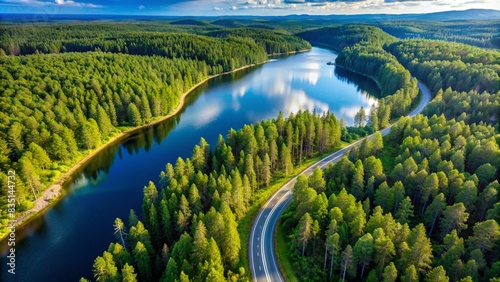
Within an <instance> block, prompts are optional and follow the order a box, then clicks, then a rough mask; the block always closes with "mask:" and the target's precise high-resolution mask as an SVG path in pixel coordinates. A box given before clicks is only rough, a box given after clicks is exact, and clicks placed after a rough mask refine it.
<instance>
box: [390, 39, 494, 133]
mask: <svg viewBox="0 0 500 282" xmlns="http://www.w3.org/2000/svg"><path fill="white" fill-rule="evenodd" d="M387 49H388V50H389V51H390V52H391V53H393V54H394V55H395V56H396V57H397V58H398V59H399V60H400V61H401V62H402V64H404V65H405V66H407V68H408V69H409V70H410V71H411V72H412V73H413V74H414V75H415V76H416V77H417V78H418V79H420V80H421V81H424V82H425V83H426V84H427V85H428V86H429V87H430V88H431V89H433V90H434V91H435V92H437V95H436V98H435V99H434V100H433V101H432V102H431V104H430V105H429V106H428V107H427V108H426V110H425V112H426V113H427V114H428V115H429V116H430V115H432V114H438V115H439V114H441V113H444V114H445V115H446V117H447V118H457V119H458V120H465V121H467V122H468V123H479V122H485V123H490V124H495V123H497V122H498V119H499V113H500V94H499V91H500V52H498V51H493V50H485V49H480V48H476V47H471V46H468V45H465V44H455V43H445V42H442V41H430V40H407V41H402V42H398V43H394V44H392V45H390V46H388V47H387ZM441 89H446V90H445V91H442V90H441Z"/></svg>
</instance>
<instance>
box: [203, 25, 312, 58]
mask: <svg viewBox="0 0 500 282" xmlns="http://www.w3.org/2000/svg"><path fill="white" fill-rule="evenodd" d="M207 35H209V36H213V37H233V36H236V37H248V38H251V39H253V40H254V41H255V43H257V45H259V46H261V47H262V48H264V50H266V52H267V53H268V54H283V53H289V52H293V51H303V50H309V49H311V44H309V42H307V41H305V40H303V39H301V38H300V37H297V36H294V35H290V34H283V33H278V32H274V31H270V30H267V29H262V28H249V27H246V28H232V29H224V30H221V31H214V32H210V33H208V34H207Z"/></svg>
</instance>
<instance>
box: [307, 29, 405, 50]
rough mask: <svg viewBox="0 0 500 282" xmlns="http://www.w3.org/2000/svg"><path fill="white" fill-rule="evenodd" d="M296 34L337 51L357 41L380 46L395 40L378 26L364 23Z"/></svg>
mask: <svg viewBox="0 0 500 282" xmlns="http://www.w3.org/2000/svg"><path fill="white" fill-rule="evenodd" d="M297 36H299V37H301V38H303V39H305V40H307V41H309V42H312V43H313V44H321V45H324V46H328V47H329V48H332V49H334V50H337V51H342V50H343V49H344V48H346V47H351V46H353V45H355V44H358V43H366V42H370V43H371V44H374V45H377V46H382V45H383V44H384V43H388V42H393V41H395V40H396V39H395V38H394V37H392V36H391V35H389V34H387V33H385V32H383V31H382V30H381V29H380V28H377V27H373V26H366V25H339V26H334V27H323V28H319V29H313V30H308V31H304V32H301V33H298V34H297Z"/></svg>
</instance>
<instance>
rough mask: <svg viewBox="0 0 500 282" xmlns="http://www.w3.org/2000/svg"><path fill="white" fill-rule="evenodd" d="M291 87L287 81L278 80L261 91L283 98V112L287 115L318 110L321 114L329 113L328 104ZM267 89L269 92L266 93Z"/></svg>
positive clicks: (265, 93)
mask: <svg viewBox="0 0 500 282" xmlns="http://www.w3.org/2000/svg"><path fill="white" fill-rule="evenodd" d="M291 85H292V84H291V83H290V82H289V81H286V80H285V79H278V80H277V81H276V82H275V83H274V85H272V86H270V87H266V85H263V89H261V91H262V93H264V95H267V96H268V97H270V96H278V97H282V98H283V99H282V102H283V112H284V113H286V114H290V113H296V112H298V111H299V110H309V111H313V110H314V109H316V110H318V111H319V112H326V111H328V109H329V107H328V104H326V103H323V102H321V101H319V100H316V99H313V98H311V97H309V96H308V95H307V93H306V92H305V91H304V90H301V89H294V88H293V87H292V86H291ZM266 89H268V90H267V91H266Z"/></svg>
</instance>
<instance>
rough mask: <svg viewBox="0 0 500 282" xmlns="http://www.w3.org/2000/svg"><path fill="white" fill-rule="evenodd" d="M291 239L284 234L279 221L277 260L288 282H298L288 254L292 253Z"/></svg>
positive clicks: (276, 245) (276, 241) (276, 248)
mask: <svg viewBox="0 0 500 282" xmlns="http://www.w3.org/2000/svg"><path fill="white" fill-rule="evenodd" d="M288 241H289V239H287V238H286V237H285V234H284V233H283V227H282V226H281V221H278V227H277V228H276V237H275V241H274V242H275V245H274V249H275V253H276V258H277V259H278V266H279V268H280V270H281V273H282V274H283V278H284V279H285V281H288V282H298V281H299V279H298V278H297V276H296V275H295V273H294V272H293V267H292V264H291V262H290V258H289V257H288V254H289V253H290V252H289V250H288V243H289V242H288Z"/></svg>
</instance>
